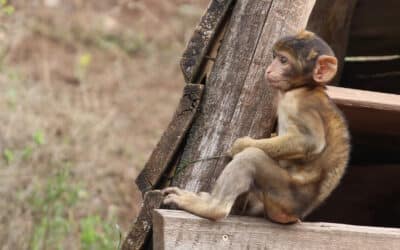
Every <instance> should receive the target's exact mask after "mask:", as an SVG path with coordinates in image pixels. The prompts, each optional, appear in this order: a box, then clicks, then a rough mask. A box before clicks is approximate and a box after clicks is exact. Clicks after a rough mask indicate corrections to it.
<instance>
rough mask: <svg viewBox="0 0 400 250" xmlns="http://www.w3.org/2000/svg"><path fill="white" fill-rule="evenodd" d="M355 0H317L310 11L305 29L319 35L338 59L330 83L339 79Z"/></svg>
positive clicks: (334, 82) (337, 81)
mask: <svg viewBox="0 0 400 250" xmlns="http://www.w3.org/2000/svg"><path fill="white" fill-rule="evenodd" d="M356 3H357V0H336V1H332V0H318V1H317V2H316V3H315V6H314V9H313V10H312V12H311V15H310V19H309V21H308V24H307V29H309V30H311V31H313V32H315V33H317V34H318V35H319V36H321V37H322V38H323V39H324V40H325V41H326V42H327V43H328V44H329V45H330V46H331V47H332V49H333V51H334V52H335V55H336V57H337V58H338V60H339V68H338V74H337V75H336V77H335V79H333V81H332V84H334V85H336V84H338V83H339V81H340V75H341V72H342V68H343V64H344V57H345V56H346V51H347V44H348V40H349V33H350V24H351V20H352V16H353V11H354V7H355V6H356Z"/></svg>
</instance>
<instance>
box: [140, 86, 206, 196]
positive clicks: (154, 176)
mask: <svg viewBox="0 0 400 250" xmlns="http://www.w3.org/2000/svg"><path fill="white" fill-rule="evenodd" d="M203 88H204V85H201V84H188V85H186V86H185V88H184V90H183V96H182V98H181V100H180V102H179V105H178V108H177V110H176V112H175V115H174V116H173V118H172V121H171V122H170V124H169V125H168V127H167V129H166V130H165V132H164V134H163V135H162V137H161V139H160V141H159V142H158V144H157V146H156V147H155V149H154V150H153V152H152V154H151V156H150V158H149V160H148V161H147V163H146V165H145V166H144V168H143V170H142V172H141V173H140V174H139V176H138V177H137V179H136V184H137V185H138V187H139V189H140V190H141V191H142V192H143V193H144V192H146V191H148V190H151V189H153V187H154V186H155V185H156V184H157V182H158V181H159V180H160V178H161V176H162V174H163V173H164V171H165V170H166V168H167V167H168V166H169V164H170V162H171V160H172V159H173V157H174V155H175V153H176V151H177V150H178V148H179V145H180V144H181V142H182V141H183V139H184V137H185V134H186V131H187V129H188V128H189V127H190V124H191V123H192V120H193V118H194V116H195V114H196V112H197V109H198V107H199V105H200V100H201V97H202V93H203Z"/></svg>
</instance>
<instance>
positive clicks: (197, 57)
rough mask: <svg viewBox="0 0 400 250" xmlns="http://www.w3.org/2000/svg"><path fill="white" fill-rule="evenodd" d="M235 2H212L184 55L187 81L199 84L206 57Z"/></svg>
mask: <svg viewBox="0 0 400 250" xmlns="http://www.w3.org/2000/svg"><path fill="white" fill-rule="evenodd" d="M233 2H234V1H233V0H211V2H210V4H209V6H208V8H207V11H206V12H205V14H204V15H203V17H202V18H201V20H200V23H199V24H198V25H197V27H196V29H195V30H194V33H193V35H192V38H191V39H190V40H189V43H188V45H187V47H186V49H185V51H184V53H183V56H182V59H181V62H180V65H181V69H182V73H183V76H184V78H185V81H186V82H188V83H193V82H198V81H199V80H200V79H198V78H199V77H200V76H201V74H199V73H200V72H201V68H202V66H203V64H204V59H205V58H204V57H205V55H206V54H207V52H208V50H209V49H210V48H211V46H212V44H213V42H214V39H215V37H216V36H217V35H218V33H219V32H218V31H219V29H220V28H221V27H220V26H221V24H222V23H223V21H224V20H225V18H226V16H227V13H228V11H229V9H230V7H231V6H232V3H233Z"/></svg>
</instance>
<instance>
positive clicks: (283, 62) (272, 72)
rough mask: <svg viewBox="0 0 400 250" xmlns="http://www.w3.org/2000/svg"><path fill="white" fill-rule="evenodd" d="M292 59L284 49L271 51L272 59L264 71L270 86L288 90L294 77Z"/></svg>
mask: <svg viewBox="0 0 400 250" xmlns="http://www.w3.org/2000/svg"><path fill="white" fill-rule="evenodd" d="M293 65H294V59H293V57H292V56H291V55H290V54H289V53H288V52H286V51H273V60H272V62H271V64H270V65H269V66H268V68H267V70H266V71H265V78H266V80H267V81H268V83H269V84H271V86H273V87H274V88H277V89H279V90H282V91H285V90H288V89H289V88H290V87H291V85H292V83H291V80H292V79H293V78H294V77H295V75H294V74H295V70H294V67H293Z"/></svg>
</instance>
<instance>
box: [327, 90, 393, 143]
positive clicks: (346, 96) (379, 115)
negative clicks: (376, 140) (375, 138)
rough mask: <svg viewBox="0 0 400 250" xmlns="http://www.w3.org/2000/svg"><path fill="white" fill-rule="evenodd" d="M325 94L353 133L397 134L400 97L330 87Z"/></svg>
mask: <svg viewBox="0 0 400 250" xmlns="http://www.w3.org/2000/svg"><path fill="white" fill-rule="evenodd" d="M327 92H328V95H329V96H330V97H331V98H332V99H333V101H334V102H335V103H336V104H337V105H338V106H339V108H340V109H341V110H342V111H343V112H344V114H345V116H346V118H347V120H348V121H349V125H350V128H351V129H352V130H355V131H357V132H364V133H374V134H387V135H400V129H399V128H400V95H395V94H387V93H380V92H373V91H365V90H358V89H348V88H341V87H332V86H329V87H328V91H327Z"/></svg>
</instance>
